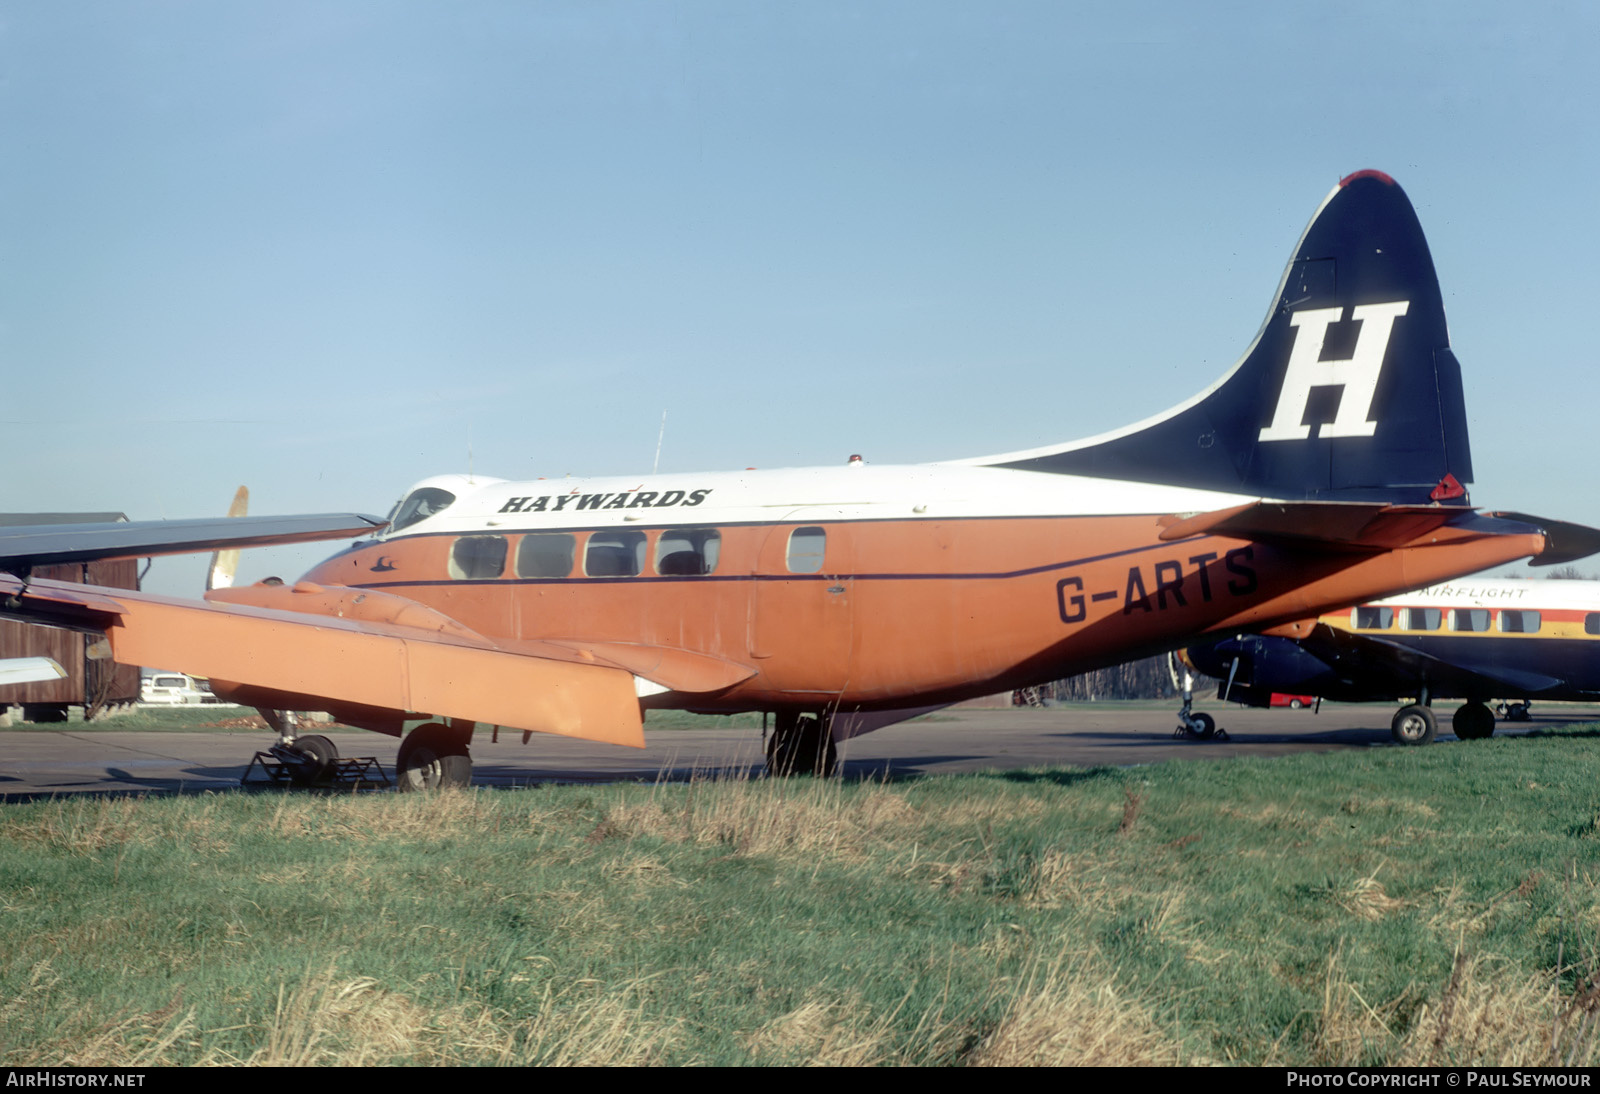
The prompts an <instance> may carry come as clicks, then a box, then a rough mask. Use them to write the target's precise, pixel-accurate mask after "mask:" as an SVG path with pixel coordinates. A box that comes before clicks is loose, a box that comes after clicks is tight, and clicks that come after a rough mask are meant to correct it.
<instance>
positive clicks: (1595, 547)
mask: <svg viewBox="0 0 1600 1094" xmlns="http://www.w3.org/2000/svg"><path fill="white" fill-rule="evenodd" d="M1489 515H1490V516H1492V517H1499V518H1501V519H1503V520H1514V521H1517V522H1519V523H1522V524H1531V525H1533V526H1534V527H1536V528H1538V529H1540V530H1541V531H1543V532H1544V551H1543V552H1541V553H1540V555H1539V557H1538V558H1536V559H1534V560H1533V562H1532V563H1530V565H1533V566H1559V565H1561V564H1563V563H1566V562H1576V561H1577V560H1578V559H1580V558H1588V557H1589V556H1590V555H1592V554H1594V553H1595V552H1596V551H1600V528H1590V527H1589V526H1588V525H1585V524H1572V523H1569V522H1568V521H1564V520H1547V519H1546V518H1544V517H1535V516H1530V515H1529V514H1527V513H1491V514H1489Z"/></svg>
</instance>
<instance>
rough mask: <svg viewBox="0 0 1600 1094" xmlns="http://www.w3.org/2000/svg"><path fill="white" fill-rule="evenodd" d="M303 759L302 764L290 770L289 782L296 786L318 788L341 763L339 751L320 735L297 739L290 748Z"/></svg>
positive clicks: (314, 734)
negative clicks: (335, 766) (337, 764)
mask: <svg viewBox="0 0 1600 1094" xmlns="http://www.w3.org/2000/svg"><path fill="white" fill-rule="evenodd" d="M289 747H290V749H291V750H293V751H295V752H297V753H299V754H300V756H301V757H302V759H301V761H300V763H298V764H295V765H292V766H291V767H290V768H289V781H290V782H292V783H294V784H295V785H296V786H316V785H317V784H318V783H320V782H322V781H324V780H325V779H327V777H328V776H329V775H330V774H332V773H333V765H334V764H336V763H338V762H339V749H338V746H336V745H335V744H334V743H333V742H332V741H330V740H328V738H326V737H324V736H322V735H321V734H320V733H312V734H310V735H308V736H305V737H296V738H295V739H294V744H292V745H290V746H289Z"/></svg>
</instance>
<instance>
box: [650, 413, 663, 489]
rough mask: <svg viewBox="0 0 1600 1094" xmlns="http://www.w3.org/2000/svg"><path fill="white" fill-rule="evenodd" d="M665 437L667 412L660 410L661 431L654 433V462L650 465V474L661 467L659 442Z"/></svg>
mask: <svg viewBox="0 0 1600 1094" xmlns="http://www.w3.org/2000/svg"><path fill="white" fill-rule="evenodd" d="M666 437H667V412H666V411H665V410H663V411H662V412H661V432H660V433H659V434H657V435H656V462H655V463H653V464H651V465H650V474H652V475H654V474H655V473H656V471H657V470H659V469H660V467H661V442H662V441H664V440H665V439H666Z"/></svg>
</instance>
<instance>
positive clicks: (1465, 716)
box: [1450, 703, 1494, 741]
mask: <svg viewBox="0 0 1600 1094" xmlns="http://www.w3.org/2000/svg"><path fill="white" fill-rule="evenodd" d="M1450 728H1451V729H1453V730H1455V731H1456V736H1457V737H1458V738H1460V739H1461V740H1463V741H1481V740H1483V739H1484V738H1486V737H1490V736H1492V735H1493V734H1494V711H1492V710H1490V709H1489V708H1488V706H1486V705H1485V704H1483V703H1462V704H1461V706H1459V707H1457V708H1456V712H1455V714H1453V715H1451V717H1450Z"/></svg>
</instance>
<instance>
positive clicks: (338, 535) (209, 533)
mask: <svg viewBox="0 0 1600 1094" xmlns="http://www.w3.org/2000/svg"><path fill="white" fill-rule="evenodd" d="M383 525H384V522H383V521H382V520H380V519H379V518H377V517H369V516H363V515H361V514H359V513H319V514H312V515H306V516H294V517H216V518H206V519H201V520H130V521H117V522H115V523H107V524H35V525H18V526H13V527H8V528H0V569H3V570H8V571H12V572H15V573H26V572H27V570H28V569H29V568H31V567H34V566H49V565H53V564H55V563H61V562H90V561H93V560H94V559H100V558H146V557H148V556H151V555H181V554H188V553H190V552H193V551H211V550H215V549H217V548H231V547H263V546H267V545H269V544H280V543H309V542H312V541H315V540H322V539H354V538H356V537H357V536H363V535H367V534H369V533H372V532H375V531H377V530H378V529H379V528H382V527H383Z"/></svg>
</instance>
